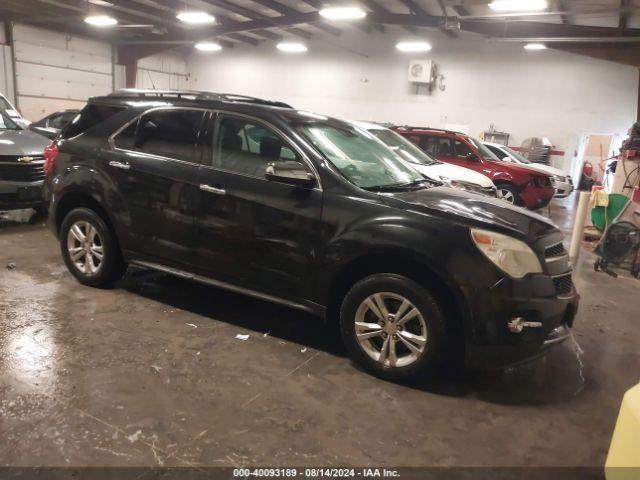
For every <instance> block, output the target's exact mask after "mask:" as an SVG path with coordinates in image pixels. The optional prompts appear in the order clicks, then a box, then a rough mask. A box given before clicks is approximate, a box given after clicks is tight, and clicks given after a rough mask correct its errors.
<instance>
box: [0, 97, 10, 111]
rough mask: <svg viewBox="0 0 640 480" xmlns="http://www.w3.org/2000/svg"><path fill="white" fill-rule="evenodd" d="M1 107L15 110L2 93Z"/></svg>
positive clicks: (0, 98)
mask: <svg viewBox="0 0 640 480" xmlns="http://www.w3.org/2000/svg"><path fill="white" fill-rule="evenodd" d="M0 109H2V110H13V107H12V106H11V104H10V103H9V102H8V101H7V99H6V98H4V97H3V96H2V95H0Z"/></svg>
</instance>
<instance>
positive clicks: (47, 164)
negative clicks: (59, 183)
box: [43, 142, 60, 175]
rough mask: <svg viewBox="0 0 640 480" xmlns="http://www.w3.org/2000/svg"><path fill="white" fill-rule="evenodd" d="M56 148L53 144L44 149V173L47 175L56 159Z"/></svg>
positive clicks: (57, 152)
mask: <svg viewBox="0 0 640 480" xmlns="http://www.w3.org/2000/svg"><path fill="white" fill-rule="evenodd" d="M59 153H60V152H59V151H58V146H57V145H56V144H55V142H54V143H52V144H51V145H48V146H46V147H45V148H44V166H43V168H44V173H45V175H49V172H50V171H51V170H52V169H53V166H54V164H55V161H56V158H57V157H58V154H59Z"/></svg>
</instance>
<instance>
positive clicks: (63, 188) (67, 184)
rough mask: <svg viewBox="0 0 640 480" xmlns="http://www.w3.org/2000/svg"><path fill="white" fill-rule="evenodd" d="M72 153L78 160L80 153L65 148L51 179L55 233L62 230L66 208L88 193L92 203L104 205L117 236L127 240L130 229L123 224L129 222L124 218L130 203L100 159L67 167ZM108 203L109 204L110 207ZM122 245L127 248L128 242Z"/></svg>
mask: <svg viewBox="0 0 640 480" xmlns="http://www.w3.org/2000/svg"><path fill="white" fill-rule="evenodd" d="M70 157H73V159H74V161H76V162H77V157H75V156H74V155H73V154H72V153H67V152H61V153H60V156H59V157H58V159H56V165H55V171H54V175H53V176H52V177H51V179H48V180H47V187H48V190H49V195H50V220H49V221H50V226H51V228H52V229H53V230H54V233H55V234H56V235H57V234H58V230H59V228H60V225H61V224H62V221H63V219H64V218H63V217H64V215H66V212H67V211H68V210H69V209H71V208H73V207H74V206H76V205H78V202H77V201H76V200H77V199H78V198H79V197H84V198H86V199H89V203H91V202H94V204H97V205H98V206H100V208H101V210H102V211H101V212H100V214H101V215H103V216H104V217H106V218H105V219H106V220H107V221H108V222H109V224H110V225H111V226H112V227H113V229H114V231H115V234H116V236H117V238H118V239H119V240H120V241H122V240H125V239H126V231H124V229H123V225H126V221H125V222H123V219H126V218H127V217H128V216H129V213H128V210H127V207H126V203H125V202H124V201H123V199H122V197H121V195H120V194H119V192H118V189H117V187H116V185H115V184H114V183H113V182H112V181H111V179H110V178H109V177H108V176H107V175H105V174H104V173H102V172H101V171H100V169H99V168H96V163H97V162H98V161H100V160H90V161H86V162H85V163H83V164H78V163H76V164H75V165H74V166H73V167H72V168H67V162H68V160H69V158H70ZM92 158H93V156H92ZM80 186H81V187H80ZM72 198H73V199H75V200H74V201H73V202H71V201H70V200H71V199H72ZM106 205H109V208H106ZM87 206H89V205H87ZM122 247H123V248H126V247H125V245H122Z"/></svg>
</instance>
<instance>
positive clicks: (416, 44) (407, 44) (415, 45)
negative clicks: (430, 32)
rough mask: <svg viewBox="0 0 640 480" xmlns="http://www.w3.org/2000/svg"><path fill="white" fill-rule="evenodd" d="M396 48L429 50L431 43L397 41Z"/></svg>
mask: <svg viewBox="0 0 640 480" xmlns="http://www.w3.org/2000/svg"><path fill="white" fill-rule="evenodd" d="M396 48H397V49H398V50H400V51H401V52H412V53H418V52H429V51H431V44H430V43H429V42H399V43H397V44H396Z"/></svg>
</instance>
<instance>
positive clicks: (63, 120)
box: [49, 112, 77, 130]
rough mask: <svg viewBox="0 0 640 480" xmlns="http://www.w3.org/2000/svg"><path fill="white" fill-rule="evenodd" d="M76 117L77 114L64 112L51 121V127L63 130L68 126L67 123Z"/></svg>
mask: <svg viewBox="0 0 640 480" xmlns="http://www.w3.org/2000/svg"><path fill="white" fill-rule="evenodd" d="M76 115H77V113H75V112H64V113H61V114H60V115H56V116H55V117H52V118H51V119H49V127H51V128H57V129H58V130H62V129H63V128H64V127H65V126H66V125H67V123H69V122H70V121H71V120H73V119H74V118H75V116H76Z"/></svg>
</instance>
